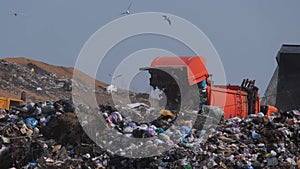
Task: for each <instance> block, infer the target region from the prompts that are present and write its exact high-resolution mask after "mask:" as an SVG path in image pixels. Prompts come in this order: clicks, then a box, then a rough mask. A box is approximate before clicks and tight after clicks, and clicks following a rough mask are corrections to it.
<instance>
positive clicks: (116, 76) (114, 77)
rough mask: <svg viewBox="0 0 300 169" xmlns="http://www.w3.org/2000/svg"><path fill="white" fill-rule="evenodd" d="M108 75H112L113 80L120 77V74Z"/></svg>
mask: <svg viewBox="0 0 300 169" xmlns="http://www.w3.org/2000/svg"><path fill="white" fill-rule="evenodd" d="M109 76H110V77H112V79H113V80H116V79H117V78H119V77H121V76H122V75H115V76H113V75H112V74H109Z"/></svg>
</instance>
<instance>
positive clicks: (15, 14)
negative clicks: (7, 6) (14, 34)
mask: <svg viewBox="0 0 300 169" xmlns="http://www.w3.org/2000/svg"><path fill="white" fill-rule="evenodd" d="M11 15H14V16H25V15H24V14H22V13H17V12H14V13H12V14H11Z"/></svg>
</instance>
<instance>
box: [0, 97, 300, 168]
mask: <svg viewBox="0 0 300 169" xmlns="http://www.w3.org/2000/svg"><path fill="white" fill-rule="evenodd" d="M82 107H84V108H83V109H81V110H85V111H91V110H89V109H90V108H89V107H87V106H84V105H82ZM75 110H77V109H75V107H74V105H73V103H72V101H71V100H58V101H53V102H38V103H32V102H28V103H26V104H24V105H23V106H21V107H18V108H16V109H11V110H9V111H8V110H4V109H1V110H0V166H1V168H159V169H163V168H185V169H191V168H204V169H207V168H224V169H226V168H228V169H230V168H243V169H245V168H246V169H251V168H255V169H259V168H299V167H300V145H299V139H300V137H299V135H300V132H299V130H300V112H299V111H298V110H292V111H285V112H280V113H275V114H273V115H272V116H269V117H267V116H264V115H263V114H262V113H259V114H252V115H249V116H247V117H246V118H232V119H228V120H223V121H221V122H220V124H219V125H217V126H216V127H212V128H209V127H208V128H204V127H203V126H199V125H198V124H199V121H197V120H196V123H195V124H194V125H193V124H192V123H191V122H190V121H188V120H187V121H180V122H179V128H177V129H175V130H173V131H171V132H170V130H168V128H172V127H171V126H172V124H173V122H174V117H176V113H173V112H171V111H169V110H160V111H155V110H153V108H151V107H149V106H148V105H146V104H144V103H133V104H128V105H127V106H125V107H121V108H120V107H119V108H118V109H116V108H115V107H112V106H110V105H99V109H98V110H97V115H100V117H103V118H104V119H106V122H107V123H106V124H105V125H106V127H107V128H111V129H113V130H115V131H116V132H118V133H119V134H122V135H126V137H134V138H146V137H157V138H156V139H155V141H150V142H148V143H147V146H152V147H154V149H157V150H159V149H160V148H162V147H168V150H167V151H165V152H163V153H162V154H161V155H157V156H153V157H147V158H127V157H124V156H125V155H127V154H128V153H132V151H134V150H136V149H137V148H138V147H139V144H131V146H130V147H124V148H123V149H122V150H120V149H118V150H117V151H119V152H117V151H116V152H112V151H106V149H105V148H101V147H99V146H97V145H96V144H95V143H94V142H93V141H92V140H91V139H89V137H88V136H87V135H86V134H85V132H84V131H83V128H82V127H81V125H80V123H79V122H78V119H77V116H76V114H75V113H74V111H75ZM204 112H205V111H204ZM152 113H154V114H159V118H158V119H156V120H153V121H152V122H150V123H138V122H135V121H132V120H131V119H130V118H128V117H131V118H132V119H134V118H137V119H139V118H144V116H149V117H147V118H150V116H151V115H152ZM190 113H193V112H190ZM125 115H126V116H125ZM133 116H137V117H133ZM197 116H205V114H198V115H197ZM93 120H95V118H90V119H89V118H87V120H86V122H87V123H85V125H89V123H93ZM99 132H100V131H99ZM95 134H97V133H95ZM100 134H101V133H100ZM175 135H176V136H178V137H177V138H179V139H178V140H176V141H177V142H174V141H172V140H174V138H173V137H174V136H175ZM203 140H206V141H203ZM102 141H103V142H104V144H105V145H106V146H107V147H110V150H114V148H113V146H114V143H113V141H109V140H102ZM140 153H142V152H140ZM117 154H121V155H124V156H119V155H117Z"/></svg>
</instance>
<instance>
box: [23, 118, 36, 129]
mask: <svg viewBox="0 0 300 169" xmlns="http://www.w3.org/2000/svg"><path fill="white" fill-rule="evenodd" d="M25 123H26V124H27V125H29V126H30V127H32V128H33V127H35V126H36V125H37V124H38V121H37V120H36V119H35V118H32V117H30V118H27V119H26V120H25Z"/></svg>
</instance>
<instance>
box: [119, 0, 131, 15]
mask: <svg viewBox="0 0 300 169" xmlns="http://www.w3.org/2000/svg"><path fill="white" fill-rule="evenodd" d="M131 4H132V3H131V2H130V4H129V6H128V8H127V10H126V11H124V12H122V13H121V15H129V14H130V11H129V10H130V7H131Z"/></svg>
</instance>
